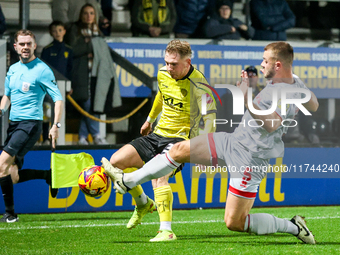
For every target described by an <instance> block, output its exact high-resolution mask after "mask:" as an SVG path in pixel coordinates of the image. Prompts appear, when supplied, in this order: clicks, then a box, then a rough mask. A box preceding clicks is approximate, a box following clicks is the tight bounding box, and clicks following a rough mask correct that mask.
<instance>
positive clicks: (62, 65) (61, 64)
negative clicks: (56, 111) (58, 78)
mask: <svg viewBox="0 0 340 255" xmlns="http://www.w3.org/2000/svg"><path fill="white" fill-rule="evenodd" d="M48 29H49V32H50V35H51V36H52V37H53V41H52V42H51V43H50V44H49V45H47V46H45V47H44V48H43V50H42V52H41V60H43V61H44V62H45V63H47V64H48V65H50V66H52V67H53V68H55V69H56V70H57V71H58V72H59V73H61V74H62V75H63V76H64V77H66V78H67V79H71V70H72V61H73V51H72V48H71V47H70V46H68V45H67V44H65V43H64V36H65V33H66V29H65V24H64V23H62V22H61V21H53V22H52V23H51V24H50V25H49V26H48ZM50 101H51V99H50V98H49V96H48V95H46V97H45V99H44V104H43V109H44V119H43V145H49V144H50V140H49V138H48V131H49V129H50V120H51V119H50V118H51V117H50V116H49V115H50V114H48V112H49V109H51V103H50Z"/></svg>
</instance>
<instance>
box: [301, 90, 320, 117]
mask: <svg viewBox="0 0 340 255" xmlns="http://www.w3.org/2000/svg"><path fill="white" fill-rule="evenodd" d="M310 93H311V98H310V99H309V101H308V102H307V103H304V104H302V105H303V106H304V107H305V108H306V109H307V110H308V111H312V112H316V110H317V109H318V108H319V102H318V99H317V98H316V96H315V94H314V93H313V92H312V91H310Z"/></svg>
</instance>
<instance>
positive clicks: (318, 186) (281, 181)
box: [0, 148, 340, 213]
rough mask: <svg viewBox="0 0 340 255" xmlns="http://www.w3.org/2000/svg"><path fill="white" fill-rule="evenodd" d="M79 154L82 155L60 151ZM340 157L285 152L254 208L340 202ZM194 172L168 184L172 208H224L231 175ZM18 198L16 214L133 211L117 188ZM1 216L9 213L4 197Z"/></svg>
mask: <svg viewBox="0 0 340 255" xmlns="http://www.w3.org/2000/svg"><path fill="white" fill-rule="evenodd" d="M114 151H115V150H107V149H106V150H104V149H102V150H98V149H97V150H85V152H87V153H89V154H91V155H92V156H93V158H94V160H95V163H96V164H98V165H99V164H100V159H101V158H102V157H107V158H110V156H111V154H112V153H113V152H114ZM79 152H81V151H79V150H72V151H69V150H67V151H66V150H65V151H57V153H79ZM339 154H340V148H286V150H285V156H284V157H283V158H277V159H272V160H271V161H270V164H271V165H272V166H273V169H274V171H273V173H269V174H268V175H267V177H266V178H265V179H264V180H263V181H262V183H261V185H260V187H259V192H258V194H257V197H256V200H255V206H293V205H306V206H310V205H338V204H340V171H339V170H340V169H339V162H338V161H337V158H338V155H339ZM37 159H39V160H37ZM307 165H308V167H307ZM49 167H50V151H47V150H45V151H30V152H29V153H28V154H27V155H26V157H25V162H24V168H31V169H49ZM280 168H281V169H282V168H286V169H290V170H289V171H290V172H289V173H283V172H282V171H280V170H279V171H276V170H275V169H280ZM194 169H195V167H194V166H193V165H189V164H186V165H185V167H184V169H183V170H182V172H180V173H179V174H177V175H176V176H175V178H171V179H170V180H169V182H170V185H171V187H172V190H173V193H174V205H173V208H174V209H186V208H199V207H202V208H223V207H224V205H225V201H226V197H227V190H228V174H226V173H224V172H222V173H212V174H211V173H210V174H204V173H201V174H194V171H195V170H194ZM294 169H295V173H294ZM302 173H303V174H302ZM221 177H222V178H221ZM143 188H144V190H145V192H146V194H148V195H149V196H150V197H153V190H152V187H151V183H150V182H148V183H145V184H143ZM14 197H15V209H16V212H17V213H54V212H91V211H120V210H133V208H134V207H133V202H132V198H131V196H130V195H129V194H126V195H124V196H122V195H120V194H116V193H115V192H114V190H113V189H112V187H110V189H109V190H108V192H107V193H105V194H104V195H103V196H102V197H99V198H90V197H87V196H85V195H84V194H83V193H82V192H81V191H80V190H79V188H78V187H74V188H62V189H60V191H59V193H58V196H57V197H56V198H52V197H51V196H50V194H49V186H48V185H47V184H46V183H45V181H44V180H34V181H28V182H24V183H19V184H16V185H14ZM0 212H4V203H3V200H2V199H0Z"/></svg>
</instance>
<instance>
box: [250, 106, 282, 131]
mask: <svg viewBox="0 0 340 255" xmlns="http://www.w3.org/2000/svg"><path fill="white" fill-rule="evenodd" d="M246 107H247V109H248V105H247V104H246ZM253 107H254V108H255V109H256V110H261V109H260V108H259V107H258V106H257V105H253ZM249 113H250V115H251V116H252V117H253V118H254V119H255V120H256V123H257V124H259V125H262V127H263V128H264V129H265V130H266V131H267V132H268V133H271V132H274V131H275V130H276V129H278V128H279V127H280V125H281V121H282V119H281V117H280V115H279V114H278V113H277V112H273V113H271V114H268V115H257V114H254V113H252V112H251V111H249Z"/></svg>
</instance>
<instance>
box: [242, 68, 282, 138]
mask: <svg viewBox="0 0 340 255" xmlns="http://www.w3.org/2000/svg"><path fill="white" fill-rule="evenodd" d="M237 87H239V88H240V89H241V91H242V93H243V95H244V102H245V107H246V108H247V109H248V103H247V102H248V100H247V94H248V88H249V80H248V74H247V72H246V71H244V70H242V73H241V82H237ZM253 107H254V108H255V109H256V110H261V109H260V108H259V107H258V106H257V105H253ZM249 113H250V115H251V116H252V117H253V118H254V119H255V120H256V123H257V124H258V125H262V127H263V128H264V129H265V130H266V131H267V132H268V133H271V132H274V131H275V130H276V129H278V128H279V127H280V125H281V121H282V119H281V117H280V115H279V114H278V113H276V112H273V113H271V114H268V115H257V114H255V113H253V112H251V111H249Z"/></svg>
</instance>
